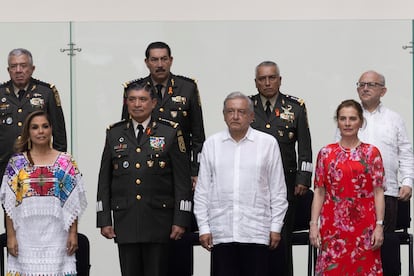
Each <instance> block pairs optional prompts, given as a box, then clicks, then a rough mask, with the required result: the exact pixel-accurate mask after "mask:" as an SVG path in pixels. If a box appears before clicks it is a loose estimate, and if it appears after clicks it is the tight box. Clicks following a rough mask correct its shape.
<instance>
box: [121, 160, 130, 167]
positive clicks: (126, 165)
mask: <svg viewBox="0 0 414 276" xmlns="http://www.w3.org/2000/svg"><path fill="white" fill-rule="evenodd" d="M122 167H124V169H126V168H128V167H129V162H128V161H124V162H123V163H122Z"/></svg>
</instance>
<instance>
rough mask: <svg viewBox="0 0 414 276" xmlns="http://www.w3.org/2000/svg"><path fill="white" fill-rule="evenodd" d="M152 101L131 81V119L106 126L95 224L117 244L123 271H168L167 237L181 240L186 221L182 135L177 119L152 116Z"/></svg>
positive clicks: (149, 275)
mask: <svg viewBox="0 0 414 276" xmlns="http://www.w3.org/2000/svg"><path fill="white" fill-rule="evenodd" d="M156 101H157V99H156V98H154V92H153V91H152V90H151V87H150V85H147V84H145V83H135V84H132V85H130V86H129V87H128V89H127V91H126V105H127V107H128V111H129V114H130V117H131V118H130V119H128V120H122V121H121V122H118V123H116V124H114V125H112V126H111V127H109V128H108V130H107V134H106V142H105V148H104V151H103V155H102V161H101V168H100V172H99V181H98V194H97V226H98V227H100V228H101V234H102V235H103V236H104V237H106V238H109V239H111V238H114V239H115V242H116V243H117V244H118V250H119V259H120V264H121V272H122V275H123V276H129V275H131V276H132V275H133V276H135V275H144V276H165V275H167V273H168V271H167V270H168V266H167V265H166V263H168V254H169V240H170V239H173V240H178V239H181V237H182V235H183V234H184V231H185V228H186V227H188V226H189V224H190V215H191V209H192V201H191V183H190V181H191V180H190V170H189V162H188V158H187V153H186V147H185V143H184V138H183V136H182V131H181V130H180V127H179V126H178V124H177V123H175V122H172V121H169V120H165V119H162V120H157V119H156V118H154V117H153V116H151V112H152V110H153V109H154V108H155V106H156ZM140 125H142V128H141V129H142V132H141V134H140V130H137V129H139V128H140V127H139V126H140ZM112 217H113V220H112Z"/></svg>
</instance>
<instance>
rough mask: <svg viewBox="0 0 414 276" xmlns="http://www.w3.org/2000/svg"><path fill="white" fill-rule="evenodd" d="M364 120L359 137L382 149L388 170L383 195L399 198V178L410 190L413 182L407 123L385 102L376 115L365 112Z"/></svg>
mask: <svg viewBox="0 0 414 276" xmlns="http://www.w3.org/2000/svg"><path fill="white" fill-rule="evenodd" d="M364 118H365V120H366V124H364V126H363V127H362V128H361V129H360V131H359V133H358V137H359V138H360V140H361V141H363V142H366V143H370V144H373V145H374V146H376V147H377V148H378V149H379V150H380V152H381V157H382V161H383V164H384V169H385V187H386V191H385V192H384V194H385V195H389V196H394V197H397V196H398V187H399V181H398V179H400V182H401V184H402V185H407V186H409V187H411V188H412V186H413V182H414V156H413V150H412V146H411V142H410V140H409V139H408V136H407V131H406V129H405V125H404V120H403V118H402V117H401V116H400V115H399V114H398V113H396V112H394V111H392V110H390V109H388V108H386V107H385V106H384V105H383V104H382V103H380V105H379V106H378V107H377V109H376V110H374V111H373V112H369V111H368V110H365V109H364Z"/></svg>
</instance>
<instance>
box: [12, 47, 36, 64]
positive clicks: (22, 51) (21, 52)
mask: <svg viewBox="0 0 414 276" xmlns="http://www.w3.org/2000/svg"><path fill="white" fill-rule="evenodd" d="M21 55H26V56H27V57H28V58H29V63H30V65H33V57H32V53H30V51H29V50H26V49H24V48H17V49H13V50H11V51H10V53H9V56H8V59H7V61H8V63H9V65H10V58H11V57H12V56H21Z"/></svg>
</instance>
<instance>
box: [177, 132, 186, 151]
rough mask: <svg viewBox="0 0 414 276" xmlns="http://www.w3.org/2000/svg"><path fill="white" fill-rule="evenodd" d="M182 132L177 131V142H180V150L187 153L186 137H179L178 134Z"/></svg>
mask: <svg viewBox="0 0 414 276" xmlns="http://www.w3.org/2000/svg"><path fill="white" fill-rule="evenodd" d="M179 132H181V131H177V140H178V147H179V148H180V151H181V152H183V153H184V152H186V148H185V142H184V137H183V135H182V133H181V135H179V134H178V133H179Z"/></svg>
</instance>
